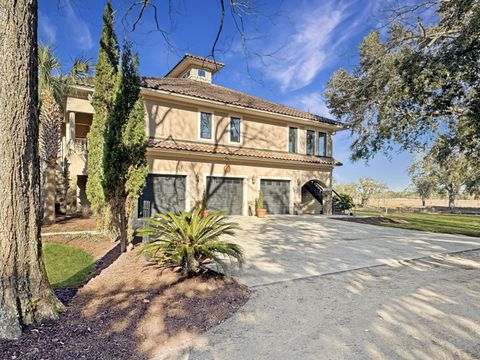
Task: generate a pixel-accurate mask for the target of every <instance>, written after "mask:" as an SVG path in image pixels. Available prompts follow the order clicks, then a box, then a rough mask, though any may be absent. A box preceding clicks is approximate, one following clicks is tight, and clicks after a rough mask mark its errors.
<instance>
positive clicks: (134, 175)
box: [102, 42, 148, 249]
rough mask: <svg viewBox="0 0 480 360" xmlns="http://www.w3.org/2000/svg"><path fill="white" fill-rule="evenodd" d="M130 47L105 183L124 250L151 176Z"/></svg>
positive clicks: (110, 131)
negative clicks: (131, 222) (131, 219)
mask: <svg viewBox="0 0 480 360" xmlns="http://www.w3.org/2000/svg"><path fill="white" fill-rule="evenodd" d="M130 46H131V45H130V43H128V42H126V43H125V45H124V47H123V52H122V62H121V70H120V72H119V74H118V79H117V93H116V96H115V101H114V105H113V108H112V111H111V113H110V114H109V116H108V117H107V122H106V126H105V145H104V156H103V171H104V178H103V180H102V187H103V191H104V196H105V200H106V201H107V202H108V203H109V207H110V211H111V221H112V226H113V227H114V228H115V229H116V230H117V231H116V232H117V234H119V235H120V241H121V243H122V249H123V248H124V246H123V245H124V244H125V243H126V240H127V239H126V237H127V234H126V231H127V227H128V226H127V225H128V224H127V221H128V219H129V218H130V217H131V216H132V215H133V211H134V206H135V199H137V198H138V196H139V195H140V193H141V191H142V189H143V186H144V183H145V177H146V176H147V173H148V166H147V161H146V157H145V153H146V150H147V138H146V134H145V129H144V122H145V110H144V105H143V100H142V99H141V98H140V78H139V76H138V73H137V68H138V62H137V57H136V56H133V54H132V51H131V47H130Z"/></svg>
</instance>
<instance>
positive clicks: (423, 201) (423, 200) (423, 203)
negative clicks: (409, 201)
mask: <svg viewBox="0 0 480 360" xmlns="http://www.w3.org/2000/svg"><path fill="white" fill-rule="evenodd" d="M422 206H423V207H425V198H422Z"/></svg>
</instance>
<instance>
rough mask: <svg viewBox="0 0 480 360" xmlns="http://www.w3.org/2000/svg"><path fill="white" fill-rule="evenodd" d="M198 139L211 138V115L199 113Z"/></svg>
mask: <svg viewBox="0 0 480 360" xmlns="http://www.w3.org/2000/svg"><path fill="white" fill-rule="evenodd" d="M200 137H201V138H202V139H211V138H212V114H211V113H207V112H201V113H200Z"/></svg>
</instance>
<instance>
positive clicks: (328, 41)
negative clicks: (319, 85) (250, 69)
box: [264, 0, 376, 91]
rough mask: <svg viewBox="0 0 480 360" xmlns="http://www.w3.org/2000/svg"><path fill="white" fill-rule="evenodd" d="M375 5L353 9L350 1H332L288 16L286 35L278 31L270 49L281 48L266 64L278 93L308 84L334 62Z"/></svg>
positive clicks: (316, 4)
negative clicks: (278, 87)
mask: <svg viewBox="0 0 480 360" xmlns="http://www.w3.org/2000/svg"><path fill="white" fill-rule="evenodd" d="M312 3H313V5H312ZM375 3H376V2H375V1H372V2H370V3H369V5H367V6H365V7H363V8H361V9H355V8H354V5H352V2H348V1H334V0H330V1H319V2H307V3H306V4H307V5H306V6H301V8H300V9H299V10H297V11H295V12H293V14H292V16H291V21H292V26H291V27H290V28H289V29H288V30H287V32H286V33H285V32H283V33H282V32H279V35H278V36H277V41H275V39H274V41H273V45H274V46H273V47H276V48H278V47H281V46H282V44H283V45H284V46H283V47H282V49H281V50H280V51H279V52H278V53H277V55H276V57H274V59H273V60H271V61H270V62H269V63H268V66H267V67H266V68H265V70H264V71H265V74H266V76H267V77H269V78H272V79H273V80H276V81H277V82H279V84H280V86H281V90H282V91H287V90H289V91H291V90H297V89H301V88H303V87H305V86H307V85H309V84H311V83H312V82H313V81H314V79H315V77H316V76H317V75H318V74H319V73H320V72H321V71H322V70H324V69H325V68H326V67H327V66H329V65H331V64H332V63H334V62H335V60H336V58H337V57H338V55H337V54H336V52H337V51H336V50H337V49H338V47H339V46H340V45H342V44H344V43H345V42H346V41H347V40H348V39H349V38H351V37H352V36H354V35H355V31H354V30H355V28H357V27H358V26H359V24H361V18H362V17H363V16H364V15H365V14H366V13H367V12H368V11H370V10H371V8H372V6H374V4H375ZM352 17H355V19H352Z"/></svg>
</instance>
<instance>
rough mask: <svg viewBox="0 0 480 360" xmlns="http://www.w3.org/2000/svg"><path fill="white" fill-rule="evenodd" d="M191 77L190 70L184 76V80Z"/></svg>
mask: <svg viewBox="0 0 480 360" xmlns="http://www.w3.org/2000/svg"><path fill="white" fill-rule="evenodd" d="M189 76H190V70H188V71H187V72H186V73H185V74H183V78H188V77H189Z"/></svg>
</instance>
